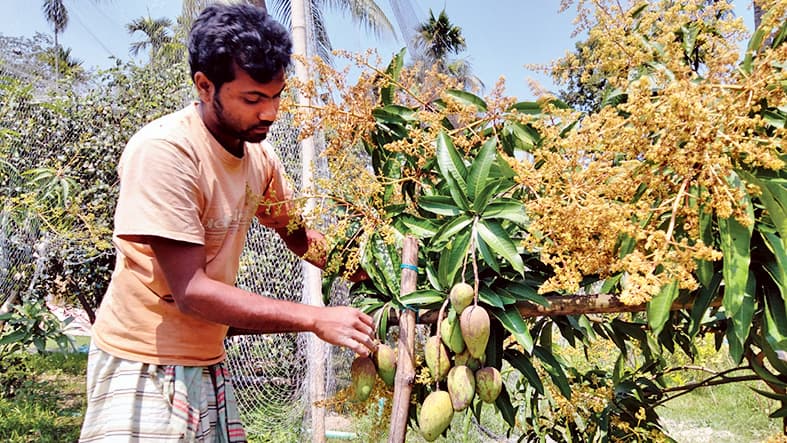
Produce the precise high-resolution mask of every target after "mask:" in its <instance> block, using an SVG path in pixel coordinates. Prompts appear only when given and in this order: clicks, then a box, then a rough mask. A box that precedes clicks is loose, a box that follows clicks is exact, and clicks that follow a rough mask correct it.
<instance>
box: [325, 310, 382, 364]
mask: <svg viewBox="0 0 787 443" xmlns="http://www.w3.org/2000/svg"><path fill="white" fill-rule="evenodd" d="M312 332H314V333H315V334H316V335H317V337H319V338H320V339H322V340H324V341H326V342H328V343H330V344H332V345H336V346H344V347H346V348H349V349H352V350H353V351H355V353H356V354H358V355H369V353H370V352H374V351H376V350H377V343H376V341H375V339H374V320H373V319H372V318H371V317H369V316H368V315H366V314H364V313H363V312H361V311H360V310H358V309H355V308H350V307H346V306H335V307H334V306H331V307H326V308H322V309H321V310H320V315H318V316H317V318H316V319H315V322H314V329H313V331H312Z"/></svg>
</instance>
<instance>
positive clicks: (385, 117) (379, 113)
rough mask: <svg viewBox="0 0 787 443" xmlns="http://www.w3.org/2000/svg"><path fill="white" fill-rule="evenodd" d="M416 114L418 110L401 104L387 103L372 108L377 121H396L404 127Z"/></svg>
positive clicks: (383, 122)
mask: <svg viewBox="0 0 787 443" xmlns="http://www.w3.org/2000/svg"><path fill="white" fill-rule="evenodd" d="M415 114H416V112H415V111H413V110H412V109H410V108H407V107H405V106H400V105H387V106H383V107H382V108H375V109H373V110H372V116H373V117H374V118H375V120H376V121H377V123H382V124H390V123H395V124H397V125H400V126H402V127H406V126H407V124H408V123H409V122H411V121H412V120H413V117H414V116H415Z"/></svg>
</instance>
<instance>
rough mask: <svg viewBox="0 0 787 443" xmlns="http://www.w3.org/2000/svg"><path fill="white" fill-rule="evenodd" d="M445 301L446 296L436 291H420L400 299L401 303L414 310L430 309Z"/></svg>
mask: <svg viewBox="0 0 787 443" xmlns="http://www.w3.org/2000/svg"><path fill="white" fill-rule="evenodd" d="M443 301H445V294H444V293H442V292H439V291H435V290H434V289H419V290H417V291H413V292H411V293H409V294H407V295H404V296H401V297H399V303H401V304H402V306H406V307H409V308H412V309H429V308H430V307H433V306H439V305H440V304H441V303H443Z"/></svg>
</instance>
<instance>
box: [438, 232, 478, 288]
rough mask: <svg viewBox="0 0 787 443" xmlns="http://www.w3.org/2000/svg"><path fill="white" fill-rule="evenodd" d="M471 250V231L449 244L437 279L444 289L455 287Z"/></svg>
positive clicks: (460, 235) (459, 235)
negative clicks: (455, 282) (458, 275)
mask: <svg viewBox="0 0 787 443" xmlns="http://www.w3.org/2000/svg"><path fill="white" fill-rule="evenodd" d="M469 248H470V231H469V230H468V231H465V232H462V233H460V234H458V235H456V236H455V237H454V238H453V240H452V241H451V242H450V243H448V245H447V246H446V248H445V249H444V251H443V253H442V254H441V255H440V261H439V263H438V265H437V279H438V280H439V282H440V285H441V286H442V287H443V288H448V287H451V286H453V284H454V280H455V279H456V274H457V272H459V271H460V270H461V269H462V266H463V263H464V260H465V257H467V251H468V249H469Z"/></svg>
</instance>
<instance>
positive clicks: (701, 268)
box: [689, 186, 717, 286]
mask: <svg viewBox="0 0 787 443" xmlns="http://www.w3.org/2000/svg"><path fill="white" fill-rule="evenodd" d="M703 190H704V188H701V187H697V186H693V187H691V189H690V190H689V194H690V195H691V207H692V208H693V209H694V210H696V211H697V218H698V219H699V234H700V235H699V238H700V240H702V243H704V244H705V245H706V246H713V214H712V213H711V212H710V211H708V210H707V209H706V207H705V206H704V205H702V204H700V203H699V201H700V197H701V193H702V192H703ZM696 263H697V280H698V281H699V282H700V284H701V285H703V286H709V285H710V284H711V280H712V279H713V277H714V276H715V275H717V274H716V273H715V272H713V262H711V261H709V260H696Z"/></svg>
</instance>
